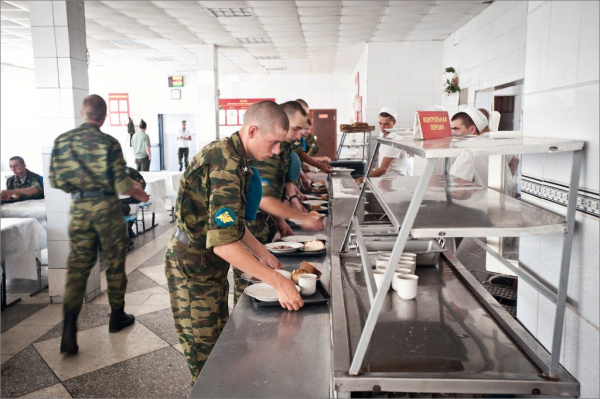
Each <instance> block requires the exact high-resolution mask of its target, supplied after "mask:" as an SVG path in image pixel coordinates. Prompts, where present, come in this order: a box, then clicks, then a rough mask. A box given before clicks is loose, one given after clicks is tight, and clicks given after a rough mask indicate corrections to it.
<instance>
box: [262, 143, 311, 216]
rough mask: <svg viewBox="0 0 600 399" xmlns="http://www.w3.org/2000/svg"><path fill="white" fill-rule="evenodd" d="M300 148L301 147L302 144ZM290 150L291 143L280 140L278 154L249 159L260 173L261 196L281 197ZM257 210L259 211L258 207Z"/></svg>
mask: <svg viewBox="0 0 600 399" xmlns="http://www.w3.org/2000/svg"><path fill="white" fill-rule="evenodd" d="M300 148H302V146H301V147H300ZM291 151H292V144H290V143H288V142H285V141H283V142H281V152H280V153H279V155H274V156H272V157H271V158H269V159H267V160H266V161H255V160H252V161H251V165H252V166H254V167H255V168H256V169H257V170H258V173H259V174H260V180H261V182H262V188H263V197H275V198H277V199H282V198H283V195H284V187H283V185H284V183H285V182H286V181H287V179H286V176H287V172H288V169H289V166H290V152H291ZM259 212H261V211H260V209H259Z"/></svg>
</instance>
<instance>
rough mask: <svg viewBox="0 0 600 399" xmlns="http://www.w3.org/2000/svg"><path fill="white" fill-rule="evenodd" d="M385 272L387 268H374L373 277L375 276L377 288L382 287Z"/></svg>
mask: <svg viewBox="0 0 600 399" xmlns="http://www.w3.org/2000/svg"><path fill="white" fill-rule="evenodd" d="M384 274H385V270H381V269H376V270H373V277H374V278H375V285H376V286H377V289H380V288H381V283H383V276H384Z"/></svg>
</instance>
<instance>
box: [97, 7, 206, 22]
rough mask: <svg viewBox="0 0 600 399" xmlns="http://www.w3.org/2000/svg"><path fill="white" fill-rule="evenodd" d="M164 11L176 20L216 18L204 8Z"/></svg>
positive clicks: (168, 9)
mask: <svg viewBox="0 0 600 399" xmlns="http://www.w3.org/2000/svg"><path fill="white" fill-rule="evenodd" d="M86 7H87V6H86ZM164 11H165V13H167V14H169V15H170V16H172V17H175V18H207V17H210V18H215V16H214V15H212V14H211V13H210V12H208V10H206V9H205V8H203V7H200V8H192V9H181V8H167V9H165V10H164ZM215 19H216V18H215Z"/></svg>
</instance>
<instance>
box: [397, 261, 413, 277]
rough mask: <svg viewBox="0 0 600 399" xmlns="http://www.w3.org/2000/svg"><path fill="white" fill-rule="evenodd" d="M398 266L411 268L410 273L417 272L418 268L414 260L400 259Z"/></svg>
mask: <svg viewBox="0 0 600 399" xmlns="http://www.w3.org/2000/svg"><path fill="white" fill-rule="evenodd" d="M398 267H406V268H407V269H410V274H415V271H416V270H417V264H416V263H415V262H414V261H404V260H403V261H400V262H398Z"/></svg>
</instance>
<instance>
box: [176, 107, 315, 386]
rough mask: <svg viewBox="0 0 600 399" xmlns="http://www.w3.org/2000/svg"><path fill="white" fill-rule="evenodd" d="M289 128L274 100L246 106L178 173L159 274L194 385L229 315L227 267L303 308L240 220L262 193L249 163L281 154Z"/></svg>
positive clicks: (273, 261) (283, 301) (251, 214)
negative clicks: (228, 131) (233, 126)
mask: <svg viewBox="0 0 600 399" xmlns="http://www.w3.org/2000/svg"><path fill="white" fill-rule="evenodd" d="M288 127H289V121H288V119H287V116H286V114H285V112H284V111H283V110H282V109H281V107H279V106H278V105H277V104H275V103H274V102H271V101H262V102H258V103H255V104H252V105H251V106H250V107H249V108H248V110H247V111H246V113H245V114H244V121H243V124H242V127H241V129H240V131H239V132H235V133H234V134H232V135H231V136H229V137H225V138H223V139H220V140H216V141H213V142H212V143H210V144H208V145H206V146H205V147H204V148H203V149H202V150H201V151H200V152H199V153H198V154H197V155H196V156H195V157H194V158H193V159H192V160H191V162H190V164H189V166H188V167H187V168H186V170H185V173H184V174H183V176H182V178H181V185H180V187H179V192H178V195H177V201H176V204H175V215H176V218H177V230H176V231H175V234H174V235H173V237H172V238H171V241H170V243H169V246H168V248H167V252H166V255H165V273H166V276H167V282H168V285H169V294H170V298H171V310H172V311H173V319H174V321H175V329H176V331H177V335H178V336H179V342H180V343H181V347H182V348H183V353H184V354H185V357H186V359H187V363H188V367H189V369H190V373H191V381H192V383H194V382H195V381H196V378H197V377H198V374H199V373H200V370H201V369H202V367H203V366H204V364H205V362H206V360H207V358H208V356H209V355H210V352H211V351H212V348H213V347H214V345H215V343H216V341H217V339H218V337H219V335H220V334H221V331H223V328H224V326H225V322H226V321H227V319H228V318H229V307H228V303H227V302H228V292H229V283H228V282H227V273H228V271H229V265H230V264H231V265H233V266H235V267H236V268H238V269H240V270H242V271H244V272H246V273H248V274H249V275H251V276H253V277H255V278H257V279H259V280H261V281H264V282H265V283H267V284H269V285H270V286H271V287H273V288H275V290H276V292H277V296H278V298H279V303H280V304H281V307H283V308H284V309H288V310H298V309H299V308H301V307H302V306H303V305H304V303H303V302H302V297H301V296H300V294H299V293H298V291H297V290H296V287H295V286H294V284H293V283H292V281H291V280H289V279H287V278H285V277H284V276H282V275H281V274H279V273H277V272H276V271H275V270H274V269H283V266H282V265H281V263H280V262H279V261H278V260H277V258H275V257H274V256H273V255H272V254H271V253H270V252H269V250H267V249H266V248H265V247H264V246H263V245H262V244H261V243H259V242H258V241H257V240H256V238H254V236H253V235H252V233H250V231H249V230H248V228H246V226H245V225H244V220H245V219H247V218H250V219H252V218H253V217H255V215H254V214H255V213H256V210H257V207H256V205H258V201H254V200H252V201H251V198H249V195H256V196H258V197H259V198H260V188H261V184H260V180H259V179H255V178H254V177H253V176H254V173H257V172H256V170H255V169H254V168H253V167H252V166H251V164H250V160H251V159H253V160H256V161H265V160H267V159H269V158H271V157H272V156H274V155H277V154H279V153H280V147H281V142H282V141H284V140H285V136H286V133H287V130H288ZM256 183H257V187H254V185H255V184H256ZM250 185H252V190H250ZM249 205H250V206H249Z"/></svg>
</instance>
